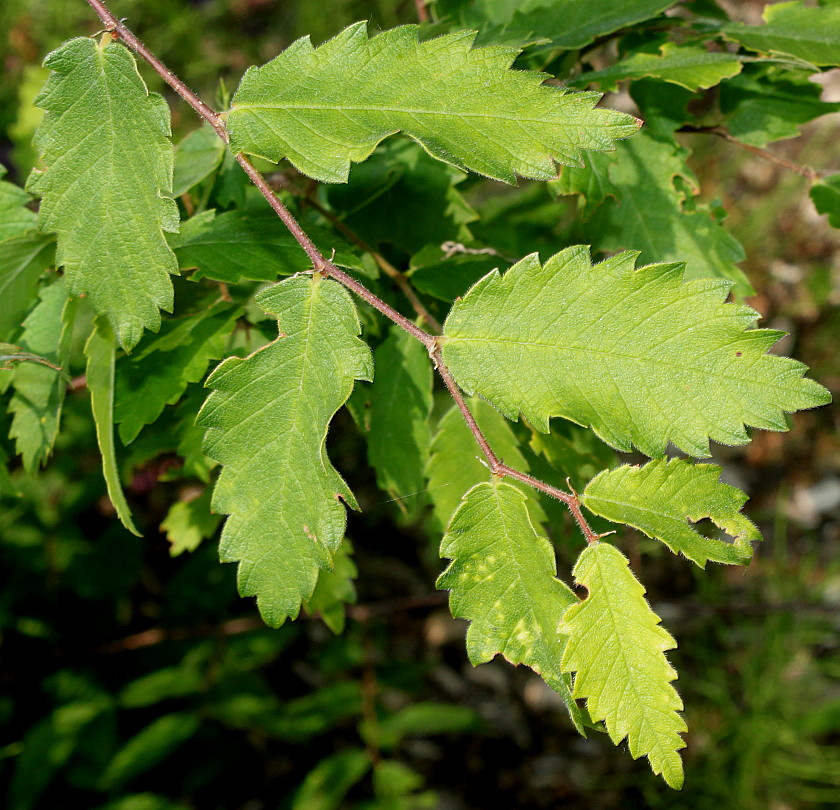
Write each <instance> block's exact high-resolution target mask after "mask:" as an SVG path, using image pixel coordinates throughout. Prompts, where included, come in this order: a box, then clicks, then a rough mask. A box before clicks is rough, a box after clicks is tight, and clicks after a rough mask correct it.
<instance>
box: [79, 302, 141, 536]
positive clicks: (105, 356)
mask: <svg viewBox="0 0 840 810" xmlns="http://www.w3.org/2000/svg"><path fill="white" fill-rule="evenodd" d="M115 352H116V339H115V337H114V333H113V331H112V330H111V327H110V326H109V325H108V322H107V321H106V320H105V319H104V318H103V317H99V318H97V319H96V321H95V323H94V327H93V331H92V332H91V334H90V337H89V338H88V341H87V343H86V344H85V356H86V357H87V374H86V379H87V388H88V391H90V407H91V411H92V412H93V419H94V422H95V423H96V441H97V443H98V444H99V452H100V453H101V454H102V471H103V473H104V475H105V484H106V485H107V487H108V497H109V498H110V499H111V503H112V504H114V508H115V509H116V510H117V517H118V518H119V519H120V521H121V522H122V525H123V526H125V528H126V529H128V530H129V531H130V532H131V533H132V534H136V535H137V536H138V537H140V532H138V531H137V528H136V527H135V526H134V522H133V521H132V519H131V509H129V507H128V503H127V502H126V500H125V495H124V494H123V490H122V484H121V483H120V471H119V468H118V467H117V451H116V448H115V447H114V355H115Z"/></svg>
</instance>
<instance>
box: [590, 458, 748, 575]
mask: <svg viewBox="0 0 840 810" xmlns="http://www.w3.org/2000/svg"><path fill="white" fill-rule="evenodd" d="M720 473H721V468H720V467H718V466H716V465H714V464H692V463H691V462H689V461H687V460H685V459H679V458H673V459H670V460H668V459H666V458H664V457H663V458H658V459H654V460H653V461H650V462H648V463H647V464H645V465H644V466H643V467H631V466H628V465H623V466H621V467H618V468H616V469H614V470H604V471H603V472H602V473H600V474H599V475H598V476H596V477H595V478H594V479H593V480H592V481H590V482H589V484H588V485H587V487H586V490H585V491H584V493H583V495H582V496H581V501H582V503H583V504H584V506H586V508H587V509H589V510H590V511H591V512H594V513H595V514H596V515H601V517H604V518H606V519H607V520H611V521H613V522H614V523H625V524H627V525H628V526H633V527H634V528H636V529H639V530H640V531H642V532H644V533H645V534H646V535H647V536H648V537H653V538H655V539H657V540H660V541H661V542H663V543H664V544H665V545H666V546H668V548H670V549H671V551H673V552H674V553H675V554H678V553H679V552H682V553H683V554H684V555H685V556H686V557H688V559H689V560H691V561H692V562H695V563H697V565H699V566H700V567H701V568H705V566H706V563H707V562H708V561H709V560H712V561H714V562H720V563H729V564H730V565H743V564H745V563H746V562H747V561H748V560H749V559H750V557H751V556H752V546H751V545H750V543H751V542H754V541H757V540H761V535H760V534H759V532H758V529H757V528H756V526H755V524H753V522H752V521H751V520H749V519H748V518H747V517H745V516H744V515H742V514H741V513H740V509H741V508H742V507H743V505H744V504H745V503H746V501H747V496H746V495H745V494H744V493H743V492H741V491H740V490H738V489H736V488H735V487H731V486H729V485H728V484H723V483H721V482H720V480H719V479H720ZM703 518H709V519H711V520H712V521H713V522H714V523H716V524H717V525H718V526H719V527H720V528H721V529H723V530H724V531H726V532H727V533H728V534H730V535H732V536H733V538H734V543H731V544H730V543H724V542H722V541H721V540H716V539H714V538H711V537H704V536H703V535H701V534H699V533H698V532H697V531H695V530H694V529H692V528H691V526H689V525H688V523H687V521H690V522H691V523H696V522H697V521H699V520H702V519H703Z"/></svg>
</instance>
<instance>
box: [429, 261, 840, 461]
mask: <svg viewBox="0 0 840 810" xmlns="http://www.w3.org/2000/svg"><path fill="white" fill-rule="evenodd" d="M635 255H636V254H633V253H622V254H619V255H617V256H614V257H612V258H610V259H607V260H606V261H604V262H602V263H600V264H598V265H595V266H593V265H591V264H590V261H589V258H588V252H587V250H586V248H583V247H574V248H567V249H566V250H564V251H561V252H560V253H558V254H556V255H555V256H554V257H552V258H551V259H550V260H549V261H547V262H546V263H545V264H544V265H541V264H540V262H539V260H538V258H537V257H536V255H533V256H529V257H527V258H526V259H523V260H522V261H521V262H519V263H518V264H517V265H515V266H514V267H513V268H511V269H510V270H509V271H508V272H507V273H506V274H505V275H504V276H501V275H499V274H498V273H495V272H494V273H490V274H488V275H487V276H485V277H484V279H482V280H481V281H479V282H478V283H477V284H476V285H475V286H474V287H473V288H472V289H471V290H470V291H469V292H468V293H467V295H466V296H464V298H462V299H461V300H460V301H457V302H456V303H455V305H454V306H453V307H452V310H451V312H450V314H449V317H448V318H447V321H446V324H445V326H444V338H443V357H444V361H445V362H446V364H447V365H448V366H449V368H450V370H451V371H452V374H453V375H454V377H455V379H456V381H457V382H458V384H459V385H460V386H461V387H462V388H463V389H464V390H465V391H467V392H468V393H470V394H473V393H477V394H479V395H480V396H482V397H485V398H486V399H487V400H488V401H490V402H491V403H492V404H493V405H495V406H496V407H497V408H499V409H500V410H501V411H502V413H504V414H505V415H506V416H508V417H509V418H512V419H513V418H516V416H517V415H518V414H519V413H522V414H523V416H524V417H525V418H526V419H527V420H528V421H529V422H530V423H531V424H532V425H534V427H536V428H537V429H538V430H541V431H542V432H547V430H548V419H549V418H550V417H552V416H562V417H563V418H565V419H569V420H571V421H573V422H577V423H578V424H581V425H584V426H588V427H592V428H593V429H594V430H595V432H596V433H597V434H598V435H599V436H600V437H601V438H602V439H603V440H604V441H605V442H607V443H608V444H610V445H612V446H613V447H615V448H616V449H619V450H624V451H629V450H630V449H631V448H632V447H637V448H638V449H639V450H641V451H642V452H643V453H645V454H646V455H649V456H651V457H655V456H659V455H662V454H663V453H664V451H665V446H666V444H667V442H668V441H671V442H673V443H674V444H675V445H677V446H678V447H680V448H682V449H684V450H685V451H686V452H688V453H690V454H692V455H695V456H697V457H704V456H708V454H709V439H713V440H714V441H717V442H720V443H724V444H744V443H746V442H747V441H748V437H747V434H746V432H745V430H744V425H751V426H755V427H761V428H764V429H766V430H776V431H785V430H787V429H788V425H787V422H786V420H785V419H784V416H783V413H784V412H792V411H795V410H800V409H802V408H813V407H816V406H818V405H822V404H825V403H826V402H828V401H829V400H830V395H829V394H828V392H827V391H826V390H825V389H824V388H823V387H822V386H820V385H818V384H817V383H815V382H814V381H813V380H809V379H807V378H805V377H803V375H804V372H805V370H806V369H805V367H804V366H803V365H802V364H801V363H797V362H796V361H794V360H790V359H789V358H783V357H778V356H775V355H769V354H766V352H767V350H768V349H769V348H770V346H772V345H773V343H775V342H776V341H777V340H778V339H779V337H780V336H781V334H780V333H778V332H774V331H772V330H766V329H760V330H756V329H749V327H751V326H752V325H753V323H754V322H755V320H756V318H757V317H758V316H757V313H756V312H755V311H754V310H752V309H750V308H749V307H744V306H739V305H736V304H728V303H725V297H726V294H727V292H728V289H729V285H728V284H727V283H726V282H724V281H720V280H712V279H703V280H695V281H687V282H686V281H683V279H682V268H681V266H680V265H664V264H663V265H649V266H648V267H642V268H639V269H638V270H635V269H634V267H633V265H634V259H635ZM747 392H748V393H747Z"/></svg>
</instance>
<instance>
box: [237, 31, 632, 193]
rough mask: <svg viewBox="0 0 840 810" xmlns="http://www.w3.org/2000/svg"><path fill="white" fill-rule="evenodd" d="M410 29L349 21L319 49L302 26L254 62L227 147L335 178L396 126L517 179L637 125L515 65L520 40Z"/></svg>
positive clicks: (465, 164)
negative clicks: (482, 40) (373, 30)
mask: <svg viewBox="0 0 840 810" xmlns="http://www.w3.org/2000/svg"><path fill="white" fill-rule="evenodd" d="M417 31H418V27H417V26H410V25H406V26H401V27H400V28H395V29H392V30H390V31H385V32H383V33H381V34H379V35H377V36H375V37H373V38H371V39H369V38H368V35H367V31H366V24H365V23H356V24H355V25H352V26H350V27H349V28H346V29H345V30H344V31H343V32H342V33H340V34H339V35H338V36H336V37H335V38H334V39H332V40H330V41H329V42H327V43H326V44H324V45H322V46H321V47H320V48H318V49H315V48H313V47H312V44H311V42H310V41H309V38H308V37H305V38H303V39H299V40H298V41H297V42H295V43H293V44H292V45H290V46H289V47H288V48H287V49H286V50H285V51H284V52H283V53H281V54H280V55H279V56H278V57H276V58H275V59H274V60H273V61H271V62H269V63H268V64H267V65H264V66H263V67H259V68H249V70H248V71H247V72H246V73H245V76H244V77H243V78H242V82H241V84H240V85H239V89H238V90H237V91H236V94H235V96H234V98H233V104H232V109H231V111H230V112H229V113H228V115H227V124H228V128H229V129H230V133H231V149H233V150H234V151H244V152H248V153H250V154H254V155H260V156H262V157H265V158H268V159H269V160H273V161H275V162H276V161H279V160H281V159H282V158H284V157H285V158H288V159H289V160H290V161H291V162H292V163H293V164H294V165H295V166H296V167H297V168H298V169H300V170H301V171H302V172H303V173H304V174H307V175H309V176H310V177H313V178H315V179H317V180H322V181H324V182H331V183H341V182H344V181H346V180H347V174H348V172H349V169H350V163H351V162H360V161H362V160H365V159H366V158H367V157H368V156H369V155H370V154H371V152H372V151H373V150H374V148H375V147H376V144H377V143H379V141H381V140H382V139H383V138H386V137H388V136H389V135H392V134H393V133H394V132H397V131H403V132H405V133H406V134H407V135H410V136H411V137H412V138H414V139H415V140H417V141H419V142H420V143H421V144H422V145H423V146H424V147H425V148H426V149H427V150H428V151H429V153H430V154H432V155H433V156H435V157H437V158H439V159H440V160H443V161H444V162H446V163H450V164H452V165H453V166H457V167H459V168H462V169H468V170H471V171H475V172H478V173H480V174H484V175H487V176H488V177H493V178H495V179H497V180H503V181H505V182H508V183H512V182H514V180H515V177H516V175H517V174H519V175H521V176H523V177H533V178H536V179H542V180H548V179H550V178H552V177H554V176H555V174H556V170H555V162H557V163H570V164H573V165H575V164H578V163H579V161H580V153H581V150H583V149H610V148H612V144H613V142H614V141H615V139H616V138H625V137H627V136H628V135H632V134H633V133H634V132H635V131H636V128H637V124H636V122H635V121H634V119H633V118H632V117H631V116H628V115H624V114H622V113H617V112H613V111H610V110H595V109H593V107H594V105H595V103H596V102H597V100H598V98H599V96H598V95H597V94H594V93H568V92H566V91H564V90H563V89H561V88H558V87H549V86H544V85H542V82H543V79H544V78H545V76H544V75H541V74H539V73H529V72H525V71H521V72H520V71H511V70H510V65H511V63H512V62H513V60H514V59H515V58H516V55H517V51H516V49H513V48H500V47H496V48H478V49H472V48H471V45H472V40H473V38H474V36H475V34H474V33H472V32H469V31H465V32H459V33H455V34H448V35H446V36H443V37H438V38H437V39H432V40H429V41H427V42H422V43H421V42H418V39H417Z"/></svg>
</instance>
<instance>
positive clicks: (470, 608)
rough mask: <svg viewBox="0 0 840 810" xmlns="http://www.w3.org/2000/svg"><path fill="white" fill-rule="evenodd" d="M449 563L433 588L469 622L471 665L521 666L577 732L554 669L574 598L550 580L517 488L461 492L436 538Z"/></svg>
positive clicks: (548, 560)
mask: <svg viewBox="0 0 840 810" xmlns="http://www.w3.org/2000/svg"><path fill="white" fill-rule="evenodd" d="M440 556H441V557H449V558H450V559H451V563H450V564H449V566H448V567H447V569H446V570H445V571H444V572H443V573H442V574H441V575H440V577H439V578H438V581H437V587H438V588H441V589H445V588H448V589H449V590H450V594H449V604H450V608H451V610H452V615H453V616H455V617H460V618H465V619H468V620H469V621H470V627H469V630H468V631H467V653H468V655H469V658H470V661H471V662H472V663H473V665H476V664H481V663H484V662H486V661H490V660H491V659H492V658H493V657H494V656H495V655H497V654H499V655H502V656H503V657H504V658H506V659H507V660H508V661H510V662H511V663H512V664H525V665H526V666H529V667H531V669H533V670H534V671H535V672H537V673H538V674H539V675H540V676H541V677H542V678H543V679H544V680H545V682H546V683H547V684H548V685H549V686H550V687H551V688H552V689H554V690H555V691H556V692H558V693H559V694H560V696H561V697H562V698H563V700H564V701H565V703H566V706H567V708H568V709H569V713H570V714H571V717H572V721H573V722H574V724H575V726H576V727H577V729H578V730H579V731H580V732H581V733H583V720H582V716H581V713H580V709H579V708H578V706H577V705H576V704H575V702H574V700H573V699H572V695H571V692H570V690H569V681H568V678H567V676H564V675H563V673H562V672H561V669H560V659H561V657H562V655H563V640H562V638H561V636H560V635H559V633H558V632H557V627H558V624H559V622H560V621H561V619H562V616H563V614H564V613H565V611H566V610H567V609H568V607H569V606H570V605H572V604H574V603H575V602H576V601H577V597H575V595H574V594H573V593H572V592H571V590H569V588H568V587H567V586H566V585H564V584H563V583H562V582H561V581H560V580H558V579H557V578H556V574H557V563H556V561H555V558H554V551H553V549H552V547H551V544H550V543H549V542H548V540H547V539H546V538H544V537H540V536H539V535H537V532H536V531H535V529H534V526H533V524H532V523H531V520H530V517H529V515H528V509H527V507H526V500H525V495H524V494H523V493H522V491H521V490H519V489H518V488H516V487H514V486H511V485H510V484H507V483H504V482H502V481H499V480H495V479H494V480H493V481H492V482H485V483H481V484H476V485H475V486H474V487H473V488H472V489H470V490H469V492H467V493H466V494H465V495H464V497H463V500H462V501H461V504H460V506H459V507H458V509H457V510H456V512H455V514H454V515H453V517H452V521H451V522H450V524H449V527H448V529H447V532H446V534H445V535H444V538H443V540H442V541H441V547H440Z"/></svg>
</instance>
